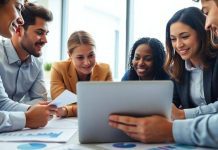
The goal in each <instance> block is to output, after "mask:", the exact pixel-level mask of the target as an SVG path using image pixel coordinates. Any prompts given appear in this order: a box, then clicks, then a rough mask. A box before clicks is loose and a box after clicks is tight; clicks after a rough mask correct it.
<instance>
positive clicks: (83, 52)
mask: <svg viewBox="0 0 218 150" xmlns="http://www.w3.org/2000/svg"><path fill="white" fill-rule="evenodd" d="M94 48H95V43H94V40H93V38H92V37H91V35H90V34H89V33H87V32H85V31H76V32H74V33H73V34H71V36H70V37H69V39H68V55H69V59H68V60H66V61H61V62H56V63H54V64H53V65H52V70H51V97H52V99H55V98H56V97H57V96H58V95H60V94H61V93H62V92H63V91H64V90H66V89H67V90H69V91H71V92H73V93H76V84H77V82H79V81H111V80H112V75H111V71H110V67H109V65H108V64H106V63H97V62H96V58H95V57H96V56H95V50H94ZM57 116H60V117H69V116H77V105H76V104H72V105H69V106H65V107H63V108H61V109H59V111H58V113H57Z"/></svg>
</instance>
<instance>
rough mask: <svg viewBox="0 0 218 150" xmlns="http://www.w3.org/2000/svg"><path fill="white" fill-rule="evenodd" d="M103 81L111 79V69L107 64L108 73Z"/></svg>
mask: <svg viewBox="0 0 218 150" xmlns="http://www.w3.org/2000/svg"><path fill="white" fill-rule="evenodd" d="M105 81H113V78H112V73H111V69H110V67H109V66H108V73H107V76H106V79H105Z"/></svg>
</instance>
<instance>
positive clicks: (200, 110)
mask: <svg viewBox="0 0 218 150" xmlns="http://www.w3.org/2000/svg"><path fill="white" fill-rule="evenodd" d="M185 68H186V70H188V71H190V74H191V76H190V79H191V81H190V97H191V98H192V100H193V103H194V104H196V105H198V107H195V108H189V109H184V112H185V118H186V119H189V118H195V117H198V116H201V115H207V114H214V113H217V112H218V101H215V102H214V103H210V104H208V105H207V104H206V100H205V96H204V86H203V71H202V69H200V67H197V68H193V67H191V65H190V63H189V62H188V61H186V62H185Z"/></svg>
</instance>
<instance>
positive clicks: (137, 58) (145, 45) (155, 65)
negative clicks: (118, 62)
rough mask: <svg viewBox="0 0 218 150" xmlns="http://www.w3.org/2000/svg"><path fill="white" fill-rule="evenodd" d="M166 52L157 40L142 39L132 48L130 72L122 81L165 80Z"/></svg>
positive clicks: (166, 77)
mask: <svg viewBox="0 0 218 150" xmlns="http://www.w3.org/2000/svg"><path fill="white" fill-rule="evenodd" d="M164 61H165V52H164V47H163V45H162V43H161V42H160V41H159V40H158V39H155V38H149V37H145V38H141V39H139V40H137V41H136V42H135V43H134V44H133V47H132V50H131V55H130V58H129V70H128V71H127V72H126V73H125V75H124V76H123V78H122V81H126V80H165V79H168V76H167V74H166V73H165V71H164V69H163V64H164Z"/></svg>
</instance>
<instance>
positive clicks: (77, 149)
mask: <svg viewBox="0 0 218 150" xmlns="http://www.w3.org/2000/svg"><path fill="white" fill-rule="evenodd" d="M54 149H55V150H96V149H94V148H88V147H87V146H82V145H78V144H66V145H61V146H57V147H53V148H48V149H45V150H54Z"/></svg>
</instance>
